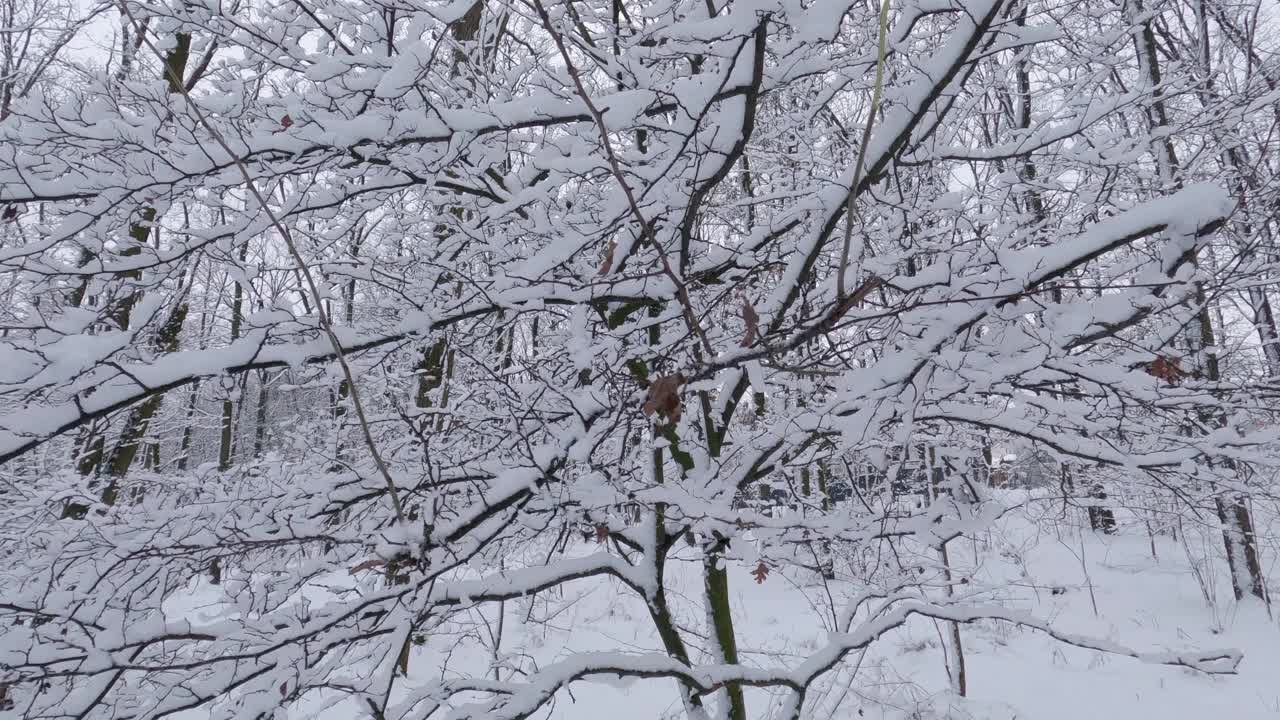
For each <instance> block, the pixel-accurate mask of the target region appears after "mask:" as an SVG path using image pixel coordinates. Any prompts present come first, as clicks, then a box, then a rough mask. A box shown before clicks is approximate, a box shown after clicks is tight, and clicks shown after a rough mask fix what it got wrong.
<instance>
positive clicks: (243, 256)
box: [218, 242, 249, 472]
mask: <svg viewBox="0 0 1280 720" xmlns="http://www.w3.org/2000/svg"><path fill="white" fill-rule="evenodd" d="M248 257H249V243H248V242H245V243H244V244H243V245H241V246H240V267H242V268H243V267H244V263H245V260H247V259H248ZM233 283H234V287H233V288H232V290H231V342H233V343H234V342H235V341H236V340H239V339H240V327H241V321H242V315H243V312H244V287H243V286H242V285H241V284H240V282H239V281H233ZM221 427H222V433H221V435H220V437H219V441H218V470H220V471H223V472H226V471H227V470H229V469H230V468H231V459H232V455H233V453H234V452H235V406H234V404H233V403H232V402H231V398H227V399H225V400H223V401H222V424H221Z"/></svg>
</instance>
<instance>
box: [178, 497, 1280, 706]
mask: <svg viewBox="0 0 1280 720" xmlns="http://www.w3.org/2000/svg"><path fill="white" fill-rule="evenodd" d="M991 501H992V502H995V503H999V504H1001V505H1004V506H1005V507H1006V508H1008V509H1007V511H1006V512H1005V513H1004V514H1003V516H1002V517H1001V519H1000V520H998V521H997V522H996V523H995V524H994V525H993V527H992V528H991V529H990V530H989V531H985V532H983V533H981V534H980V535H979V536H977V537H964V538H962V539H958V540H955V541H952V542H951V543H950V544H949V546H948V547H949V550H950V559H951V563H952V565H953V566H954V567H955V568H956V570H957V575H968V576H971V577H973V578H974V582H973V585H975V586H981V585H983V583H986V586H985V587H977V588H975V589H974V590H973V593H974V598H975V599H985V600H995V601H997V602H999V603H1001V604H1004V605H1006V606H1008V607H1010V608H1013V609H1019V610H1026V611H1028V612H1030V613H1032V614H1034V615H1036V616H1038V617H1040V618H1043V619H1046V620H1048V621H1050V622H1051V624H1052V625H1053V627H1054V629H1055V630H1057V631H1061V632H1064V633H1068V634H1071V635H1078V636H1081V637H1091V638H1103V639H1107V640H1111V641H1114V642H1117V643H1120V644H1123V645H1126V646H1128V647H1131V648H1135V649H1138V650H1142V651H1148V652H1151V651H1157V652H1158V651H1170V652H1176V651H1184V650H1192V649H1194V650H1200V651H1212V650H1216V649H1232V650H1237V651H1239V652H1241V653H1242V654H1243V656H1244V660H1243V662H1242V663H1241V664H1240V665H1239V668H1238V673H1237V674H1235V675H1207V674H1204V673H1200V672H1197V671H1194V670H1190V669H1187V668H1181V667H1170V666H1163V665H1156V664H1148V663H1144V662H1141V661H1139V660H1134V659H1130V658H1127V657H1118V656H1115V655H1111V654H1106V653H1102V652H1098V651H1094V650H1088V649H1082V648H1078V647H1073V646H1071V645H1069V644H1064V643H1063V642H1060V641H1058V640H1055V639H1053V638H1050V637H1047V636H1045V635H1044V634H1042V633H1040V632H1039V631H1037V630H1034V629H1024V628H1020V627H1017V626H1012V625H1009V624H1007V623H1001V622H995V621H990V620H979V621H975V622H973V623H970V624H967V625H964V626H962V631H961V632H962V638H963V650H964V659H965V665H966V681H967V682H966V685H967V692H966V697H960V696H958V695H957V694H956V693H955V692H954V691H953V690H952V689H951V688H950V683H949V680H948V668H947V665H946V664H945V663H946V662H947V660H946V659H945V658H944V655H945V654H944V651H943V649H942V648H943V647H945V646H946V642H947V641H946V640H945V639H944V636H945V635H946V633H947V632H948V631H947V630H946V629H944V625H945V623H944V622H941V621H937V620H933V619H928V618H919V617H917V618H913V619H912V620H910V621H909V622H908V623H907V624H906V625H904V626H902V627H900V628H897V629H895V630H891V631H889V632H888V633H886V634H885V635H884V636H883V637H881V638H880V639H879V640H878V641H877V642H876V643H874V644H873V645H872V646H871V648H870V649H869V651H868V652H867V653H866V654H865V655H858V654H853V655H851V656H849V657H848V658H847V659H846V661H845V662H844V663H843V664H841V665H840V666H839V667H838V668H837V669H835V670H833V671H832V672H831V674H830V681H829V682H826V683H822V684H821V685H820V688H819V692H816V693H814V695H813V696H812V697H811V698H810V699H809V702H811V703H814V716H815V717H818V716H826V717H831V718H833V719H839V718H860V719H861V718H867V719H875V720H879V719H884V720H924V719H927V718H939V719H942V718H949V719H950V718H954V719H957V720H961V719H974V720H977V719H983V720H986V719H990V720H1030V719H1034V720H1078V719H1079V718H1161V719H1162V720H1203V718H1207V717H1215V716H1217V715H1218V713H1219V712H1221V710H1222V708H1225V707H1230V708H1231V709H1232V717H1234V718H1238V719H1240V720H1245V719H1249V718H1267V717H1277V716H1278V715H1280V684H1277V683H1276V681H1275V669H1276V668H1277V667H1280V625H1278V624H1277V622H1276V621H1275V619H1273V618H1271V617H1269V614H1268V612H1267V610H1266V608H1265V607H1263V606H1261V605H1260V604H1251V603H1250V602H1248V601H1245V602H1236V601H1235V600H1234V599H1233V597H1232V591H1231V585H1230V580H1229V577H1228V575H1227V570H1226V562H1225V558H1224V556H1223V551H1222V548H1221V536H1220V534H1219V533H1218V532H1216V528H1214V527H1213V526H1208V525H1206V526H1201V525H1197V524H1195V523H1192V522H1188V521H1187V520H1185V519H1184V520H1183V522H1182V523H1181V524H1180V527H1178V526H1175V527H1170V528H1164V529H1163V531H1162V530H1161V529H1160V528H1158V527H1153V526H1151V525H1149V524H1148V522H1147V521H1146V520H1144V519H1143V518H1140V517H1137V516H1135V515H1133V514H1132V513H1127V512H1125V511H1123V510H1121V511H1120V512H1119V513H1118V519H1119V521H1120V524H1119V528H1118V531H1117V532H1116V533H1115V534H1103V533H1097V532H1093V531H1091V530H1090V529H1089V528H1088V525H1087V523H1086V522H1084V520H1083V517H1082V516H1083V510H1081V509H1080V508H1078V507H1072V508H1068V509H1067V510H1066V512H1065V513H1064V508H1063V504H1062V502H1061V499H1060V498H1056V499H1055V498H1054V497H1053V495H1052V493H1051V492H1047V491H1031V492H1027V491H993V497H992V498H991ZM1258 517H1259V520H1260V533H1259V534H1260V536H1261V537H1272V534H1271V532H1270V526H1272V525H1273V524H1274V522H1275V517H1274V515H1273V514H1272V513H1261V512H1259V513H1258ZM574 542H575V543H576V544H577V545H578V546H579V548H578V551H579V553H580V554H587V553H593V552H597V551H598V550H599V548H598V547H597V546H596V543H595V542H594V540H592V539H584V538H582V537H580V536H575V538H574ZM1264 544H1265V543H1264ZM569 547H570V554H573V552H572V547H573V543H571V544H570V546H569ZM528 551H529V553H530V558H533V556H535V555H537V553H539V552H545V549H541V548H532V547H531V548H528ZM748 554H749V553H748ZM836 554H837V555H839V554H840V553H839V551H838V550H837V551H836ZM1275 557H1276V556H1275V553H1274V548H1270V547H1269V546H1268V552H1267V556H1264V562H1265V564H1266V567H1267V570H1268V577H1269V578H1270V588H1271V592H1272V593H1274V592H1275V591H1276V589H1278V588H1280V576H1278V573H1277V570H1276V567H1275V566H1276V563H1275ZM849 559H850V558H848V557H847V556H846V557H845V558H844V560H845V561H848V560H849ZM535 562H536V560H535ZM700 568H701V565H700V562H699V556H698V551H697V550H696V549H693V548H689V547H685V548H682V550H681V551H679V552H677V553H676V556H675V561H673V562H672V563H671V564H670V565H669V571H668V575H667V580H668V583H669V590H668V592H669V593H670V595H671V596H673V597H675V598H678V603H679V604H680V605H681V606H683V608H684V609H685V610H687V611H688V612H687V613H685V614H684V616H683V617H681V624H682V629H684V630H685V631H686V632H690V633H692V634H695V635H696V634H699V633H703V631H704V630H705V619H704V618H700V617H697V616H696V612H697V610H698V609H699V608H701V607H702V597H701V592H702V590H701V586H700V582H701V580H700V577H699V573H698V571H699V569H700ZM753 568H754V563H743V562H738V563H736V564H735V563H730V572H729V586H730V593H731V597H732V605H733V608H734V611H735V616H737V617H739V618H741V619H742V620H741V622H740V625H739V627H738V629H739V633H740V637H739V640H738V647H739V651H740V652H741V653H742V658H743V662H744V663H746V664H748V665H758V666H760V667H765V668H767V667H775V666H777V665H779V664H784V663H786V662H796V661H799V660H803V659H804V658H805V657H806V656H808V655H810V654H812V653H813V652H814V651H815V650H816V649H817V648H819V647H820V646H821V644H822V643H823V642H824V638H825V637H826V634H827V632H828V630H829V628H830V627H831V623H832V620H831V618H832V616H833V610H832V601H833V600H834V601H835V607H836V610H835V612H836V613H838V612H839V611H840V605H841V601H842V600H843V599H846V598H849V597H852V596H855V595H857V594H858V593H859V592H863V591H865V590H866V587H865V586H864V585H861V584H860V583H858V582H856V581H853V580H851V576H850V569H851V568H850V567H848V566H847V565H846V566H843V567H842V564H841V562H840V561H837V569H836V575H837V577H836V579H835V580H831V581H824V580H823V579H822V577H821V576H820V575H819V574H818V573H815V572H812V571H810V570H807V569H804V568H801V567H783V568H779V569H775V570H774V571H772V572H770V574H769V575H768V576H767V577H766V578H765V580H764V582H756V578H755V576H754V575H753V572H752V570H753ZM862 569H863V570H864V571H865V570H866V568H865V566H863V568H862ZM332 580H333V581H335V582H338V583H340V584H342V585H344V586H347V587H352V586H353V581H348V582H344V581H343V580H342V579H341V578H340V577H335V578H333V579H332ZM324 584H326V585H327V583H324ZM375 584H376V583H375ZM966 584H968V583H966ZM209 591H212V588H208V587H207V585H206V586H204V588H203V590H202V592H201V593H198V594H200V595H203V596H204V597H209V595H205V594H204V593H206V592H209ZM323 596H324V593H323V592H320V593H317V594H316V595H315V596H314V597H313V598H312V602H316V603H321V604H322V603H323V602H324V600H323ZM189 597H193V596H189ZM504 609H505V617H504V618H503V622H502V624H501V626H499V623H498V617H497V615H496V613H494V612H492V610H491V609H490V608H486V609H485V610H484V611H481V610H473V611H472V612H471V613H468V614H467V615H466V616H465V617H466V621H465V622H464V623H459V624H452V625H450V626H449V627H448V628H447V629H442V630H443V632H440V631H438V632H437V633H433V634H432V635H431V637H428V638H424V639H425V642H424V643H423V644H422V645H419V646H417V647H416V648H415V649H414V651H413V653H412V654H411V658H410V661H409V662H410V667H411V669H412V670H411V672H410V677H409V678H408V679H407V683H406V685H407V686H410V687H411V686H412V685H413V684H414V681H413V678H414V677H415V676H416V678H417V679H418V680H419V681H420V682H423V683H426V682H434V681H440V680H446V679H449V678H450V676H451V675H453V674H455V673H459V672H462V673H466V672H468V671H469V672H471V673H475V674H476V675H484V674H485V672H486V671H489V672H492V667H493V665H494V658H495V654H494V640H495V638H496V639H498V645H499V650H498V653H497V657H499V658H500V659H501V660H500V662H499V663H497V664H499V665H502V666H504V669H503V670H502V671H501V674H502V675H503V676H504V677H505V676H506V675H507V673H508V671H510V672H512V673H514V674H515V675H517V676H518V675H519V674H520V673H521V669H522V668H526V669H527V668H530V667H545V666H547V665H549V664H551V663H555V662H560V661H565V660H571V659H572V658H573V657H574V656H575V655H577V654H580V653H607V652H617V651H618V650H619V648H630V649H631V650H633V651H635V652H662V647H661V643H660V642H659V640H658V638H657V636H656V634H655V633H654V631H653V625H652V623H651V622H650V620H649V618H648V615H647V614H646V612H645V609H644V607H643V604H642V603H641V602H639V601H638V600H636V598H635V597H634V596H633V595H632V594H630V593H627V592H625V590H624V589H623V588H620V587H616V586H614V584H613V582H603V581H599V580H596V581H579V582H575V583H569V584H567V585H565V586H564V587H563V588H562V589H560V590H557V591H553V592H549V593H544V594H538V595H535V596H533V597H532V598H530V599H521V600H517V601H511V602H507V603H505V604H504ZM703 637H704V638H705V634H703ZM446 666H447V667H448V668H449V670H448V671H445V670H444V668H445V667H446ZM487 669H488V670H487ZM442 672H443V673H444V676H443V677H441V673H442ZM675 687H676V686H675V683H674V682H673V681H672V680H669V679H649V680H636V679H628V680H625V681H620V680H617V679H615V678H612V677H610V676H607V675H606V676H598V677H595V678H591V679H587V680H583V681H580V682H577V683H574V684H573V685H571V686H570V688H569V690H568V691H561V692H560V693H559V695H557V697H556V700H555V702H554V703H553V704H551V705H549V706H547V707H546V708H544V709H543V711H542V712H540V713H538V714H537V715H536V716H535V717H543V718H558V719H563V720H601V719H604V720H651V719H653V718H662V717H672V718H675V717H683V712H684V711H683V708H682V707H681V705H680V701H679V697H678V694H677V693H676V690H675ZM746 695H747V702H748V708H749V712H750V713H751V717H772V716H773V711H774V710H775V709H776V706H777V704H778V703H777V698H776V697H775V696H773V695H770V694H769V693H768V692H765V691H763V690H753V689H747V691H746ZM319 703H320V701H319V700H318V699H316V698H313V699H312V701H309V702H304V703H302V704H299V705H297V706H295V707H294V708H293V711H292V712H291V713H290V716H291V717H321V716H323V717H346V716H348V713H349V714H350V716H351V717H362V716H363V714H362V713H361V711H360V710H359V709H358V708H356V707H355V706H354V705H351V704H345V703H342V702H341V701H340V704H339V705H337V706H326V705H322V704H319ZM329 713H333V714H329Z"/></svg>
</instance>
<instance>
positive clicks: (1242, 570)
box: [1130, 0, 1267, 603]
mask: <svg viewBox="0 0 1280 720" xmlns="http://www.w3.org/2000/svg"><path fill="white" fill-rule="evenodd" d="M1130 11H1131V15H1130V17H1131V18H1133V19H1134V20H1135V21H1136V20H1138V19H1139V18H1141V21H1140V22H1138V23H1137V24H1136V27H1137V28H1138V30H1137V32H1136V33H1135V34H1134V45H1135V47H1136V49H1137V54H1138V59H1139V65H1140V66H1141V68H1142V70H1143V71H1145V73H1146V77H1145V78H1144V80H1145V82H1146V83H1147V85H1148V87H1149V88H1150V89H1151V94H1152V103H1151V110H1150V118H1151V125H1152V128H1153V129H1163V128H1166V127H1168V125H1169V117H1168V110H1167V109H1166V107H1165V102H1164V90H1163V85H1162V83H1161V78H1160V64H1159V56H1158V55H1157V53H1156V42H1155V32H1154V30H1153V29H1152V21H1151V18H1150V17H1147V16H1146V15H1145V14H1144V12H1143V8H1142V0H1130ZM1202 41H1203V42H1204V43H1206V45H1205V47H1202V48H1201V52H1202V53H1207V52H1208V47H1207V43H1208V37H1207V35H1206V36H1205V37H1204V38H1202ZM1157 145H1158V149H1157V151H1156V156H1157V160H1158V161H1159V164H1160V170H1161V173H1160V174H1161V179H1162V180H1163V181H1165V183H1166V184H1167V185H1169V186H1171V187H1173V186H1177V185H1179V184H1180V183H1181V180H1180V178H1179V177H1178V176H1177V173H1178V171H1179V169H1180V166H1179V163H1178V156H1177V153H1176V152H1175V149H1174V146H1173V142H1172V141H1171V140H1170V139H1169V137H1168V136H1167V135H1165V136H1164V137H1163V139H1161V140H1159V141H1157ZM1160 149H1162V150H1163V152H1161V151H1160ZM1194 264H1195V265H1197V266H1198V265H1199V263H1198V261H1196V262H1194ZM1195 302H1196V305H1197V307H1198V311H1197V321H1198V322H1197V324H1198V326H1199V327H1198V328H1196V327H1191V328H1188V332H1187V341H1188V346H1189V349H1190V354H1191V356H1192V359H1193V360H1194V362H1195V363H1196V364H1197V366H1198V369H1199V370H1200V371H1201V375H1202V376H1203V377H1204V378H1205V379H1207V380H1209V381H1210V382H1212V383H1217V382H1218V381H1219V380H1221V369H1220V368H1219V365H1218V355H1217V353H1216V352H1210V349H1211V348H1215V347H1216V344H1215V332H1214V328H1213V316H1212V315H1211V314H1210V308H1209V303H1208V298H1207V297H1206V295H1205V292H1204V286H1203V284H1201V283H1199V282H1197V283H1196V297H1195ZM1200 420H1201V422H1202V423H1203V424H1204V425H1206V426H1208V427H1223V426H1224V425H1225V423H1226V418H1224V417H1223V416H1222V414H1221V413H1219V412H1213V411H1210V412H1208V413H1206V414H1205V415H1204V416H1202V417H1201V418H1200ZM1215 505H1216V506H1217V511H1218V519H1219V521H1220V522H1221V523H1222V542H1223V546H1224V548H1225V549H1226V554H1227V565H1228V567H1229V568H1230V570H1231V587H1232V590H1233V591H1234V593H1235V596H1236V599H1237V600H1241V599H1244V598H1245V597H1246V596H1252V597H1256V598H1258V599H1259V600H1261V601H1263V602H1264V603H1265V602H1267V595H1266V588H1265V584H1264V580H1263V577H1262V564H1261V562H1260V561H1259V559H1258V543H1257V538H1256V537H1255V535H1254V526H1253V518H1252V517H1251V516H1250V513H1249V506H1248V500H1247V498H1246V497H1245V496H1244V495H1243V494H1241V493H1239V492H1235V491H1228V492H1221V491H1220V492H1219V494H1218V496H1217V497H1216V498H1215Z"/></svg>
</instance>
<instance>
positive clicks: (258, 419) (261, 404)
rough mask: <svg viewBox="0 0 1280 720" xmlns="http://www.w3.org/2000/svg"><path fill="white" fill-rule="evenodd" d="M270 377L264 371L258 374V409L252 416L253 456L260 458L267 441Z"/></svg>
mask: <svg viewBox="0 0 1280 720" xmlns="http://www.w3.org/2000/svg"><path fill="white" fill-rule="evenodd" d="M270 380H271V378H270V376H269V375H268V374H267V371H266V370H260V371H259V372H258V407H257V411H256V413H255V416H254V421H255V425H254V429H253V456H254V457H255V458H259V457H262V449H263V447H264V446H265V444H266V439H267V403H268V401H269V400H270V399H271V390H270Z"/></svg>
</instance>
